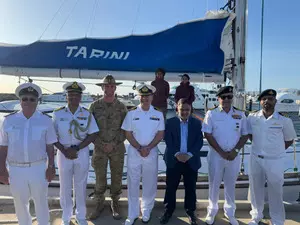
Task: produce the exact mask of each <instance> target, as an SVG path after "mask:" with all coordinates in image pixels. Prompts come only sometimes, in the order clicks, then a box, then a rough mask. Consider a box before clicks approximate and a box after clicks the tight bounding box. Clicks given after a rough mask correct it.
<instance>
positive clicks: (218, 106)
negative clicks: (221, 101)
mask: <svg viewBox="0 0 300 225" xmlns="http://www.w3.org/2000/svg"><path fill="white" fill-rule="evenodd" d="M218 107H219V106H218V105H217V106H215V107H213V108H209V109H207V110H214V109H216V108H218Z"/></svg>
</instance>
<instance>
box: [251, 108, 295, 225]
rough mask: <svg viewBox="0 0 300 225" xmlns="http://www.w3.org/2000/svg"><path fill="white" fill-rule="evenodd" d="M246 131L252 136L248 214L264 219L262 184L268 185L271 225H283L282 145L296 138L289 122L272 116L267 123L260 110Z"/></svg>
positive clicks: (283, 155) (274, 114) (275, 113)
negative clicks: (249, 207) (250, 208)
mask: <svg viewBox="0 0 300 225" xmlns="http://www.w3.org/2000/svg"><path fill="white" fill-rule="evenodd" d="M248 131H249V134H252V151H251V157H250V170H249V181H250V193H251V206H252V210H251V212H250V214H251V215H252V218H253V219H256V220H258V221H259V220H261V219H262V218H263V209H264V203H265V201H264V200H265V198H264V195H265V192H264V190H265V182H266V180H267V184H268V189H267V190H268V200H269V209H270V216H271V220H272V224H273V225H283V224H284V221H285V210H284V205H283V187H282V186H283V183H284V157H285V156H286V153H285V152H286V150H285V141H292V140H294V139H295V138H297V135H296V132H295V129H294V125H293V122H292V120H291V119H289V118H286V117H284V116H281V115H280V114H279V113H278V112H274V113H273V115H272V116H270V117H269V118H268V119H266V118H265V116H264V115H263V112H262V110H260V111H258V112H255V113H251V114H250V115H249V117H248Z"/></svg>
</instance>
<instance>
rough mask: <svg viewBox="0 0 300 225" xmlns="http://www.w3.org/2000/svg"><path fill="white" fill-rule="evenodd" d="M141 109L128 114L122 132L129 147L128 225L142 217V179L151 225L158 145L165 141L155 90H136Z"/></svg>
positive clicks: (147, 87)
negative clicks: (155, 104) (155, 106)
mask: <svg viewBox="0 0 300 225" xmlns="http://www.w3.org/2000/svg"><path fill="white" fill-rule="evenodd" d="M137 91H138V93H139V95H140V103H141V104H140V105H139V106H137V107H135V108H134V109H132V110H131V111H129V112H128V113H127V115H126V117H125V119H124V121H123V124H122V129H123V130H125V133H126V138H127V140H128V141H129V143H130V145H129V147H128V149H127V185H128V218H127V219H126V221H125V225H131V224H134V222H135V221H136V219H137V218H138V217H139V214H140V207H139V205H140V204H139V192H140V179H141V177H142V183H143V193H142V202H141V212H142V222H144V223H148V222H149V221H150V218H151V211H152V209H153V206H154V201H155V196H156V191H157V172H158V147H157V145H158V143H159V142H160V141H161V140H162V139H163V137H164V130H165V123H164V116H163V113H162V112H160V111H158V110H156V109H155V108H154V107H153V106H152V105H151V102H152V99H153V93H154V92H155V87H153V86H151V85H147V84H142V85H140V86H138V87H137Z"/></svg>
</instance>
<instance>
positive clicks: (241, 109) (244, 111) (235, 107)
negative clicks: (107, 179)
mask: <svg viewBox="0 0 300 225" xmlns="http://www.w3.org/2000/svg"><path fill="white" fill-rule="evenodd" d="M232 108H234V109H235V110H239V111H242V112H246V110H243V109H239V108H237V107H235V106H233V107H232Z"/></svg>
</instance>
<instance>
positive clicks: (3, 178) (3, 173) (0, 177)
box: [0, 167, 9, 184]
mask: <svg viewBox="0 0 300 225" xmlns="http://www.w3.org/2000/svg"><path fill="white" fill-rule="evenodd" d="M8 177H9V175H8V171H7V168H6V167H4V168H3V169H0V183H3V184H9V181H8Z"/></svg>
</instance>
